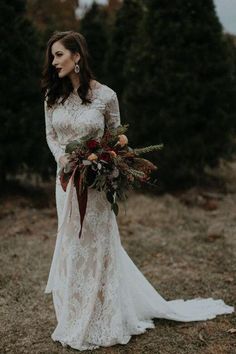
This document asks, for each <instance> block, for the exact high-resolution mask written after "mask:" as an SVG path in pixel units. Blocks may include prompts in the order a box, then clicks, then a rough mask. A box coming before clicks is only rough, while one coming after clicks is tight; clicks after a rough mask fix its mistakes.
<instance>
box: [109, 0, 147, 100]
mask: <svg viewBox="0 0 236 354" xmlns="http://www.w3.org/2000/svg"><path fill="white" fill-rule="evenodd" d="M141 17H142V7H141V3H140V0H124V2H123V5H122V6H121V8H120V9H119V10H118V11H117V14H116V19H115V22H114V25H113V28H112V29H111V35H110V43H109V51H108V56H107V69H106V71H107V74H108V84H109V85H110V86H111V87H112V88H113V89H114V90H115V91H116V92H117V94H118V96H119V98H120V100H121V98H122V93H123V90H124V87H125V86H126V85H127V84H128V82H127V79H128V77H127V76H126V74H125V67H126V64H127V56H128V53H129V50H130V47H131V46H137V45H138V43H137V37H136V32H137V27H138V25H139V23H140V19H141Z"/></svg>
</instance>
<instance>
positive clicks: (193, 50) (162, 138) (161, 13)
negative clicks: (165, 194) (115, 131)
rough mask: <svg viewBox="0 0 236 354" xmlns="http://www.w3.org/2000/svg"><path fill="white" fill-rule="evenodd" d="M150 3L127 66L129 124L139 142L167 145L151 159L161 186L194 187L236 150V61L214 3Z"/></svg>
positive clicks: (180, 0) (160, 0)
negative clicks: (235, 140) (234, 143)
mask: <svg viewBox="0 0 236 354" xmlns="http://www.w3.org/2000/svg"><path fill="white" fill-rule="evenodd" d="M145 5H146V8H145V11H144V17H143V20H142V23H141V25H140V28H139V32H138V40H137V45H136V46H135V47H134V46H133V47H132V48H131V51H130V52H129V58H128V64H127V66H126V76H127V81H126V82H127V86H126V89H125V94H124V96H123V101H124V105H125V116H124V117H123V119H125V120H126V121H127V122H128V123H130V133H131V134H130V137H131V140H132V143H133V145H137V146H143V145H150V144H154V143H163V144H164V149H163V151H162V152H161V154H159V153H158V154H153V155H152V156H149V158H152V160H153V159H154V162H156V163H157V165H159V167H160V168H159V170H158V176H159V179H160V178H161V183H162V184H164V185H166V186H168V187H171V188H172V187H173V188H174V187H176V186H177V187H180V185H181V184H183V185H185V186H187V185H188V184H190V183H192V182H197V181H198V179H199V178H200V177H201V176H203V174H204V167H205V166H206V165H210V166H214V165H215V164H217V162H218V159H219V157H223V156H228V154H229V153H230V152H231V148H232V142H231V136H232V134H233V133H234V128H235V112H236V108H235V66H234V65H235V63H233V58H232V55H231V54H232V53H231V52H232V51H231V52H230V50H229V44H228V42H226V39H225V36H224V35H223V34H222V27H221V24H220V23H219V20H218V18H217V16H216V13H215V9H214V5H213V1H212V0H199V1H194V0H176V1H174V2H167V1H165V0H147V1H145ZM230 53H231V54H230ZM160 155H161V160H160ZM155 156H156V159H157V161H155ZM158 161H159V163H158Z"/></svg>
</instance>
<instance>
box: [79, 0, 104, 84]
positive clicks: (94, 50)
mask: <svg viewBox="0 0 236 354" xmlns="http://www.w3.org/2000/svg"><path fill="white" fill-rule="evenodd" d="M80 32H81V33H82V34H83V35H84V36H85V38H86V41H87V44H88V50H89V53H90V63H91V68H92V70H93V73H94V75H95V76H96V78H97V80H100V81H101V82H103V81H104V80H105V76H106V73H105V65H104V63H105V57H106V53H107V48H108V36H107V31H106V13H105V11H103V9H102V7H101V6H99V5H97V4H96V3H93V5H92V7H91V9H90V10H89V11H88V12H87V13H86V14H85V16H84V17H83V19H82V20H81V23H80Z"/></svg>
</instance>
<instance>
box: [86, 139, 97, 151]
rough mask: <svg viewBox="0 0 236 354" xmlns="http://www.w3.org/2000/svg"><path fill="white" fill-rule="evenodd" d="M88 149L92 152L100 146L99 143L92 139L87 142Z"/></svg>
mask: <svg viewBox="0 0 236 354" xmlns="http://www.w3.org/2000/svg"><path fill="white" fill-rule="evenodd" d="M86 144H87V147H88V148H89V149H90V150H93V149H95V148H96V147H98V146H99V143H98V141H96V140H94V139H91V140H89V141H87V143H86Z"/></svg>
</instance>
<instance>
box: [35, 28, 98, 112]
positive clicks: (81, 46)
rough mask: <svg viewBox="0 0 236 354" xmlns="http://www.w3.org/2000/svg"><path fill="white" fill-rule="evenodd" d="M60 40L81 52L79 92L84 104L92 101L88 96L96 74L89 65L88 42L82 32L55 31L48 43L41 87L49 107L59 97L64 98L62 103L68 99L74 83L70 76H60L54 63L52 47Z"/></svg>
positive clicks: (67, 46)
mask: <svg viewBox="0 0 236 354" xmlns="http://www.w3.org/2000/svg"><path fill="white" fill-rule="evenodd" d="M57 41H60V42H61V43H62V44H63V45H64V47H65V48H66V49H68V50H70V51H71V52H72V53H79V54H80V62H79V63H80V72H79V73H78V75H79V80H80V87H79V88H78V90H77V92H78V95H79V96H80V98H81V100H82V104H84V103H90V102H91V100H90V99H88V98H87V94H88V90H89V88H90V80H92V79H94V78H95V77H94V75H93V73H92V71H91V69H90V67H89V53H88V49H87V43H86V40H85V38H84V36H83V35H82V34H81V33H78V32H74V31H65V32H58V31H56V32H54V33H53V35H52V36H51V38H50V39H49V41H48V43H47V48H46V55H45V63H44V68H43V72H42V80H41V88H42V93H43V95H44V98H45V99H46V98H47V104H48V106H49V107H51V106H53V105H54V104H55V103H56V102H57V101H58V99H59V98H62V101H61V102H62V103H64V101H65V100H66V99H67V97H68V96H69V95H70V93H71V92H72V91H73V86H72V83H71V81H70V79H69V77H67V76H66V77H63V78H59V77H58V75H57V72H56V69H55V68H54V66H53V65H52V62H53V56H52V52H51V48H52V45H53V43H55V42H57Z"/></svg>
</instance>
